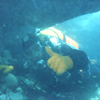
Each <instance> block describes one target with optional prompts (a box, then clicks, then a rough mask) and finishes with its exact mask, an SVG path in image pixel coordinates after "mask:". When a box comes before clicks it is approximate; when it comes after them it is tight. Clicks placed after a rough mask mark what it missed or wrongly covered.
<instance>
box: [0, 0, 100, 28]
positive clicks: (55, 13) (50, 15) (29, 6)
mask: <svg viewBox="0 0 100 100" xmlns="http://www.w3.org/2000/svg"><path fill="white" fill-rule="evenodd" d="M99 10H100V0H59V1H58V0H9V1H8V0H1V2H0V26H5V25H6V26H9V27H10V26H12V25H13V26H14V25H15V26H16V25H33V27H40V28H42V27H49V26H52V25H54V24H56V23H60V22H63V21H65V20H68V19H72V18H74V17H77V16H80V15H83V14H86V13H92V12H96V11H99Z"/></svg>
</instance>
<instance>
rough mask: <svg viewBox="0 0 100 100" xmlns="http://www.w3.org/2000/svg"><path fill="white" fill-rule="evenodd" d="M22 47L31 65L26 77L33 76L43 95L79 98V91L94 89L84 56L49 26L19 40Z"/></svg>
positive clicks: (68, 39)
mask: <svg viewBox="0 0 100 100" xmlns="http://www.w3.org/2000/svg"><path fill="white" fill-rule="evenodd" d="M22 46H23V50H24V56H25V57H26V60H27V59H28V60H27V65H28V66H30V67H29V69H30V72H29V74H30V75H33V74H34V75H33V76H32V77H34V78H35V79H36V80H37V83H39V85H41V88H42V89H43V90H44V91H45V92H47V93H49V94H53V95H54V94H55V95H56V96H69V94H70V96H72V95H76V94H77V96H78V97H79V96H80V95H79V94H80V92H81V94H82V93H84V92H86V91H87V90H88V91H90V92H91V90H92V89H94V90H95V89H96V86H95V81H93V80H92V79H93V77H92V76H91V72H90V71H91V67H90V65H89V63H90V61H89V59H88V57H87V55H86V53H85V52H84V51H82V50H79V48H80V47H79V45H78V43H77V42H75V41H74V40H72V39H71V38H69V37H68V36H65V35H63V34H62V32H61V31H59V30H57V29H55V28H53V27H50V28H48V29H45V30H42V31H40V30H38V31H36V33H35V34H27V35H26V36H25V37H24V38H23V39H22ZM29 60H30V61H29ZM90 83H92V84H90ZM73 92H74V94H71V93H73ZM75 93H76V94H75ZM78 93H79V94H78Z"/></svg>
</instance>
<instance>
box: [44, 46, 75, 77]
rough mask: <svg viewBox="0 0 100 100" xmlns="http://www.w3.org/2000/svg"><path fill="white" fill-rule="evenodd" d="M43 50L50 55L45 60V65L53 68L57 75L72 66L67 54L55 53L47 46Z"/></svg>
mask: <svg viewBox="0 0 100 100" xmlns="http://www.w3.org/2000/svg"><path fill="white" fill-rule="evenodd" d="M45 50H46V52H47V53H48V54H49V55H50V56H51V58H50V59H49V60H48V61H47V65H48V67H50V68H51V69H53V71H54V72H56V74H57V75H61V74H63V73H64V72H65V71H67V70H69V69H72V68H73V61H72V59H71V58H70V57H69V56H62V55H60V54H58V53H55V52H53V51H52V50H51V49H50V48H49V47H45Z"/></svg>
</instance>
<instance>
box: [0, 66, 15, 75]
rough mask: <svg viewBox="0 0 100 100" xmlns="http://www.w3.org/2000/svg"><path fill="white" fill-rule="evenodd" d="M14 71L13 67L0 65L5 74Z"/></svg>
mask: <svg viewBox="0 0 100 100" xmlns="http://www.w3.org/2000/svg"><path fill="white" fill-rule="evenodd" d="M13 69H14V68H13V66H7V65H0V71H1V70H3V74H7V73H9V72H10V71H12V70H13Z"/></svg>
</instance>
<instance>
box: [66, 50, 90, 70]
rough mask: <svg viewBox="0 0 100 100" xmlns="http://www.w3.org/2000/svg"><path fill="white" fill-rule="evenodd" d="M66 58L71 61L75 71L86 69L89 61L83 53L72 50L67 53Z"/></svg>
mask: <svg viewBox="0 0 100 100" xmlns="http://www.w3.org/2000/svg"><path fill="white" fill-rule="evenodd" d="M68 56H69V57H70V58H71V59H72V61H73V65H74V66H73V68H74V67H75V68H77V69H87V65H88V63H89V60H88V57H87V55H86V53H85V52H83V51H81V50H76V49H72V50H71V52H69V54H68Z"/></svg>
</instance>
